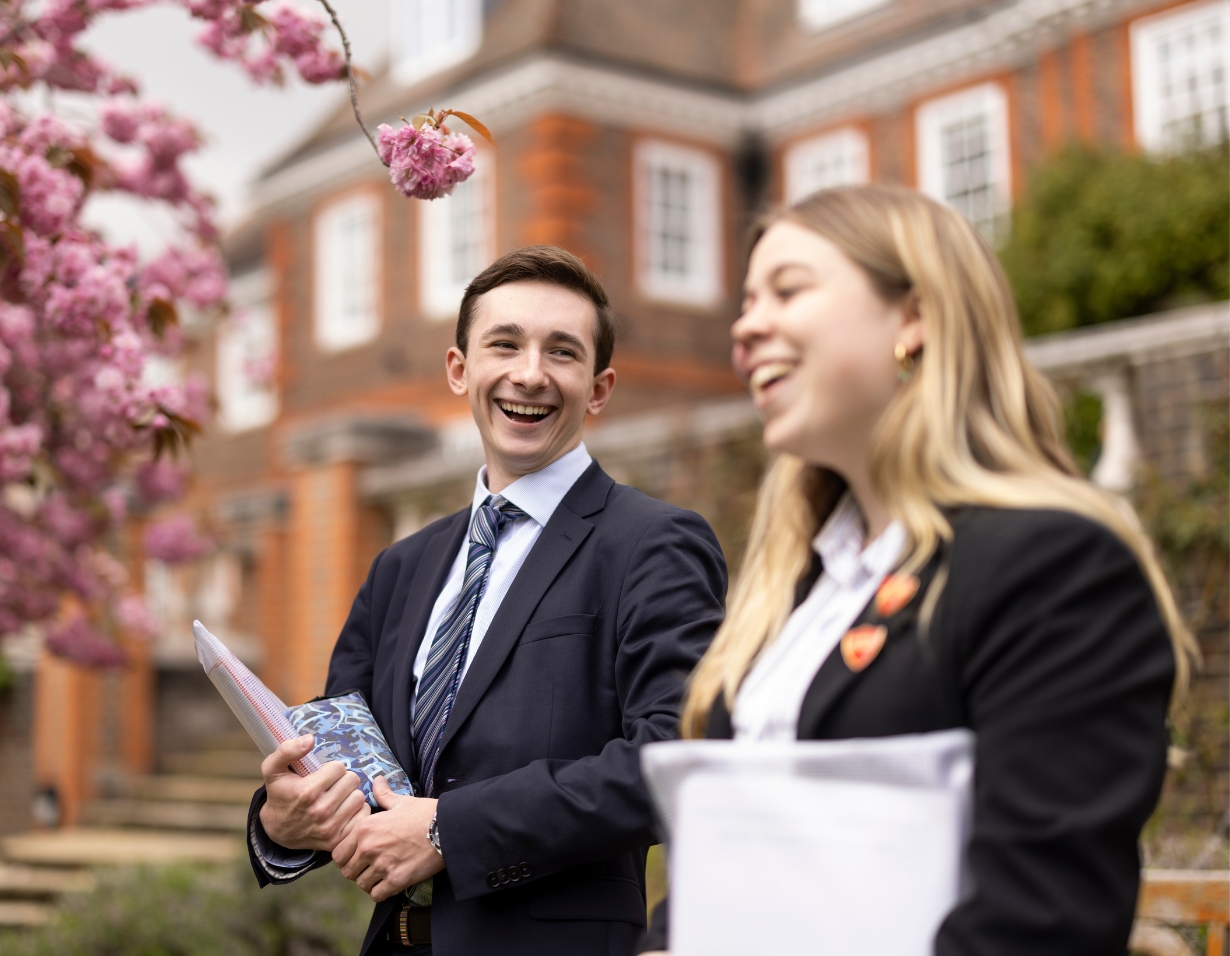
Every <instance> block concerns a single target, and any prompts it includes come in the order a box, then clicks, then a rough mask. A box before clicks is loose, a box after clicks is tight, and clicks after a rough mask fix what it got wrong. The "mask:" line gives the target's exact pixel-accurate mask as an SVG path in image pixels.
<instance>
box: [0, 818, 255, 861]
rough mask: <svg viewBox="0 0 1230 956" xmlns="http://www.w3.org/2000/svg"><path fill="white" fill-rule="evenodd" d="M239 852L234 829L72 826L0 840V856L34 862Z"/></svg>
mask: <svg viewBox="0 0 1230 956" xmlns="http://www.w3.org/2000/svg"><path fill="white" fill-rule="evenodd" d="M243 853H244V844H243V840H242V839H241V838H240V837H239V836H237V835H235V834H222V833H210V834H200V833H184V832H182V831H178V830H152V829H131V830H121V829H112V828H103V827H73V828H69V829H64V830H48V831H45V832H41V833H26V834H22V835H21V836H13V837H7V838H5V839H3V840H0V856H3V857H4V859H6V860H7V861H9V862H11V863H26V864H30V865H35V866H136V865H141V864H148V865H160V864H165V863H179V862H184V863H191V862H199V863H225V862H228V861H230V860H233V859H236V858H237V857H238V856H240V855H241V854H243Z"/></svg>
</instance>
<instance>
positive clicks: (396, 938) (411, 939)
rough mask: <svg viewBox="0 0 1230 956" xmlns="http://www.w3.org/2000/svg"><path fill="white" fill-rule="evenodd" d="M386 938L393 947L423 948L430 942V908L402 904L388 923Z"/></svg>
mask: <svg viewBox="0 0 1230 956" xmlns="http://www.w3.org/2000/svg"><path fill="white" fill-rule="evenodd" d="M388 927H389V929H388V932H387V934H386V938H387V939H388V941H389V942H390V943H393V944H394V945H395V946H423V945H425V944H427V943H430V942H431V907H430V906H426V907H424V906H412V905H410V904H409V903H402V904H401V906H399V907H398V908H397V909H396V910H395V911H394V913H393V916H392V918H391V919H390V920H389V922H388Z"/></svg>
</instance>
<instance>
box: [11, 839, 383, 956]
mask: <svg viewBox="0 0 1230 956" xmlns="http://www.w3.org/2000/svg"><path fill="white" fill-rule="evenodd" d="M98 876H99V883H98V888H97V889H96V890H95V891H94V892H93V893H91V894H89V895H87V896H81V897H75V898H70V899H69V900H67V901H66V903H65V905H64V906H63V907H61V910H60V916H59V918H58V919H57V921H56V922H55V923H53V924H52V925H50V926H48V927H46V928H45V929H42V930H38V931H26V932H13V931H10V932H8V933H0V953H4V954H5V956H353V954H354V953H357V952H358V951H359V946H360V944H361V943H362V941H363V935H364V933H365V932H366V930H367V921H368V919H369V918H370V917H371V912H372V901H371V900H370V899H369V898H368V897H367V896H366V895H365V894H364V893H363V892H362V891H361V890H359V889H358V888H357V887H356V886H355V885H354V884H353V883H348V882H347V881H346V880H345V879H344V878H343V877H342V875H341V873H339V872H338V871H337V870H336V869H335V868H334V867H331V866H329V867H324V868H323V869H320V870H317V871H315V872H313V873H310V874H308V875H307V876H306V877H304V878H303V879H301V880H299V881H298V882H296V883H292V884H290V885H288V886H278V887H266V888H265V889H263V890H261V889H258V888H257V886H256V880H255V878H254V877H253V876H252V871H251V870H250V869H248V866H247V863H246V861H245V862H244V863H243V864H242V865H239V864H237V865H236V866H234V867H218V866H182V865H181V866H173V867H166V868H145V869H109V870H100V871H99V872H98Z"/></svg>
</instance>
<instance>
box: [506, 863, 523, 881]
mask: <svg viewBox="0 0 1230 956" xmlns="http://www.w3.org/2000/svg"><path fill="white" fill-rule="evenodd" d="M508 878H509V879H510V880H512V881H513V882H514V883H516V882H517V880H519V879H521V871H520V870H519V869H517V867H515V866H510V867H509V868H508Z"/></svg>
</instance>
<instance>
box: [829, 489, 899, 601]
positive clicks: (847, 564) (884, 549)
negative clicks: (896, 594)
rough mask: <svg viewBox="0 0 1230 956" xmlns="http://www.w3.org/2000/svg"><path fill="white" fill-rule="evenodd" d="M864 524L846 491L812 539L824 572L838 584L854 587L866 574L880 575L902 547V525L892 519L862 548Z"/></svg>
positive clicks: (864, 532) (890, 567) (888, 566)
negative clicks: (822, 563)
mask: <svg viewBox="0 0 1230 956" xmlns="http://www.w3.org/2000/svg"><path fill="white" fill-rule="evenodd" d="M865 534H866V526H865V525H864V523H863V516H862V514H861V513H860V512H859V510H858V504H857V503H856V502H855V501H854V498H853V496H851V494H850V493H849V492H848V491H847V492H846V493H845V494H844V495H842V496H841V500H840V501H838V502H837V507H836V508H834V509H833V513H832V514H830V515H829V517H828V520H827V521H825V522H824V527H823V528H821V529H820V533H819V534H818V535H816V537H815V539H814V540H813V541H812V547H813V548H814V549H815V551H816V553H817V554H818V555H820V560H821V561H822V562H824V573H825V574H827V575H829V576H830V577H832V578H833V579H834V580H835V581H836V582H837V583H838V584H840V585H841V586H842V587H854V586H857V585H858V584H859V583H861V582H863V581H866V580H867V579H868V578H869V577H873V576H874V577H883V576H884V575H886V574H888V572H889V571H891V570H892V569H893V566H894V565H895V564H896V562H897V561H898V559H899V558H900V557H901V549H902V548H903V547H904V546H905V539H906V535H905V528H904V527H903V526H902V525H901V522H899V521H894V522H892V523H891V524H890V525H889V526H888V527H887V528H885V529H884V530H883V531H882V532H880V535H879V536H878V537H877V538H876V539H875V540H874V541H872V542H871V543H870V544H868V545H867V546H866V547H863V537H864V536H865Z"/></svg>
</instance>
